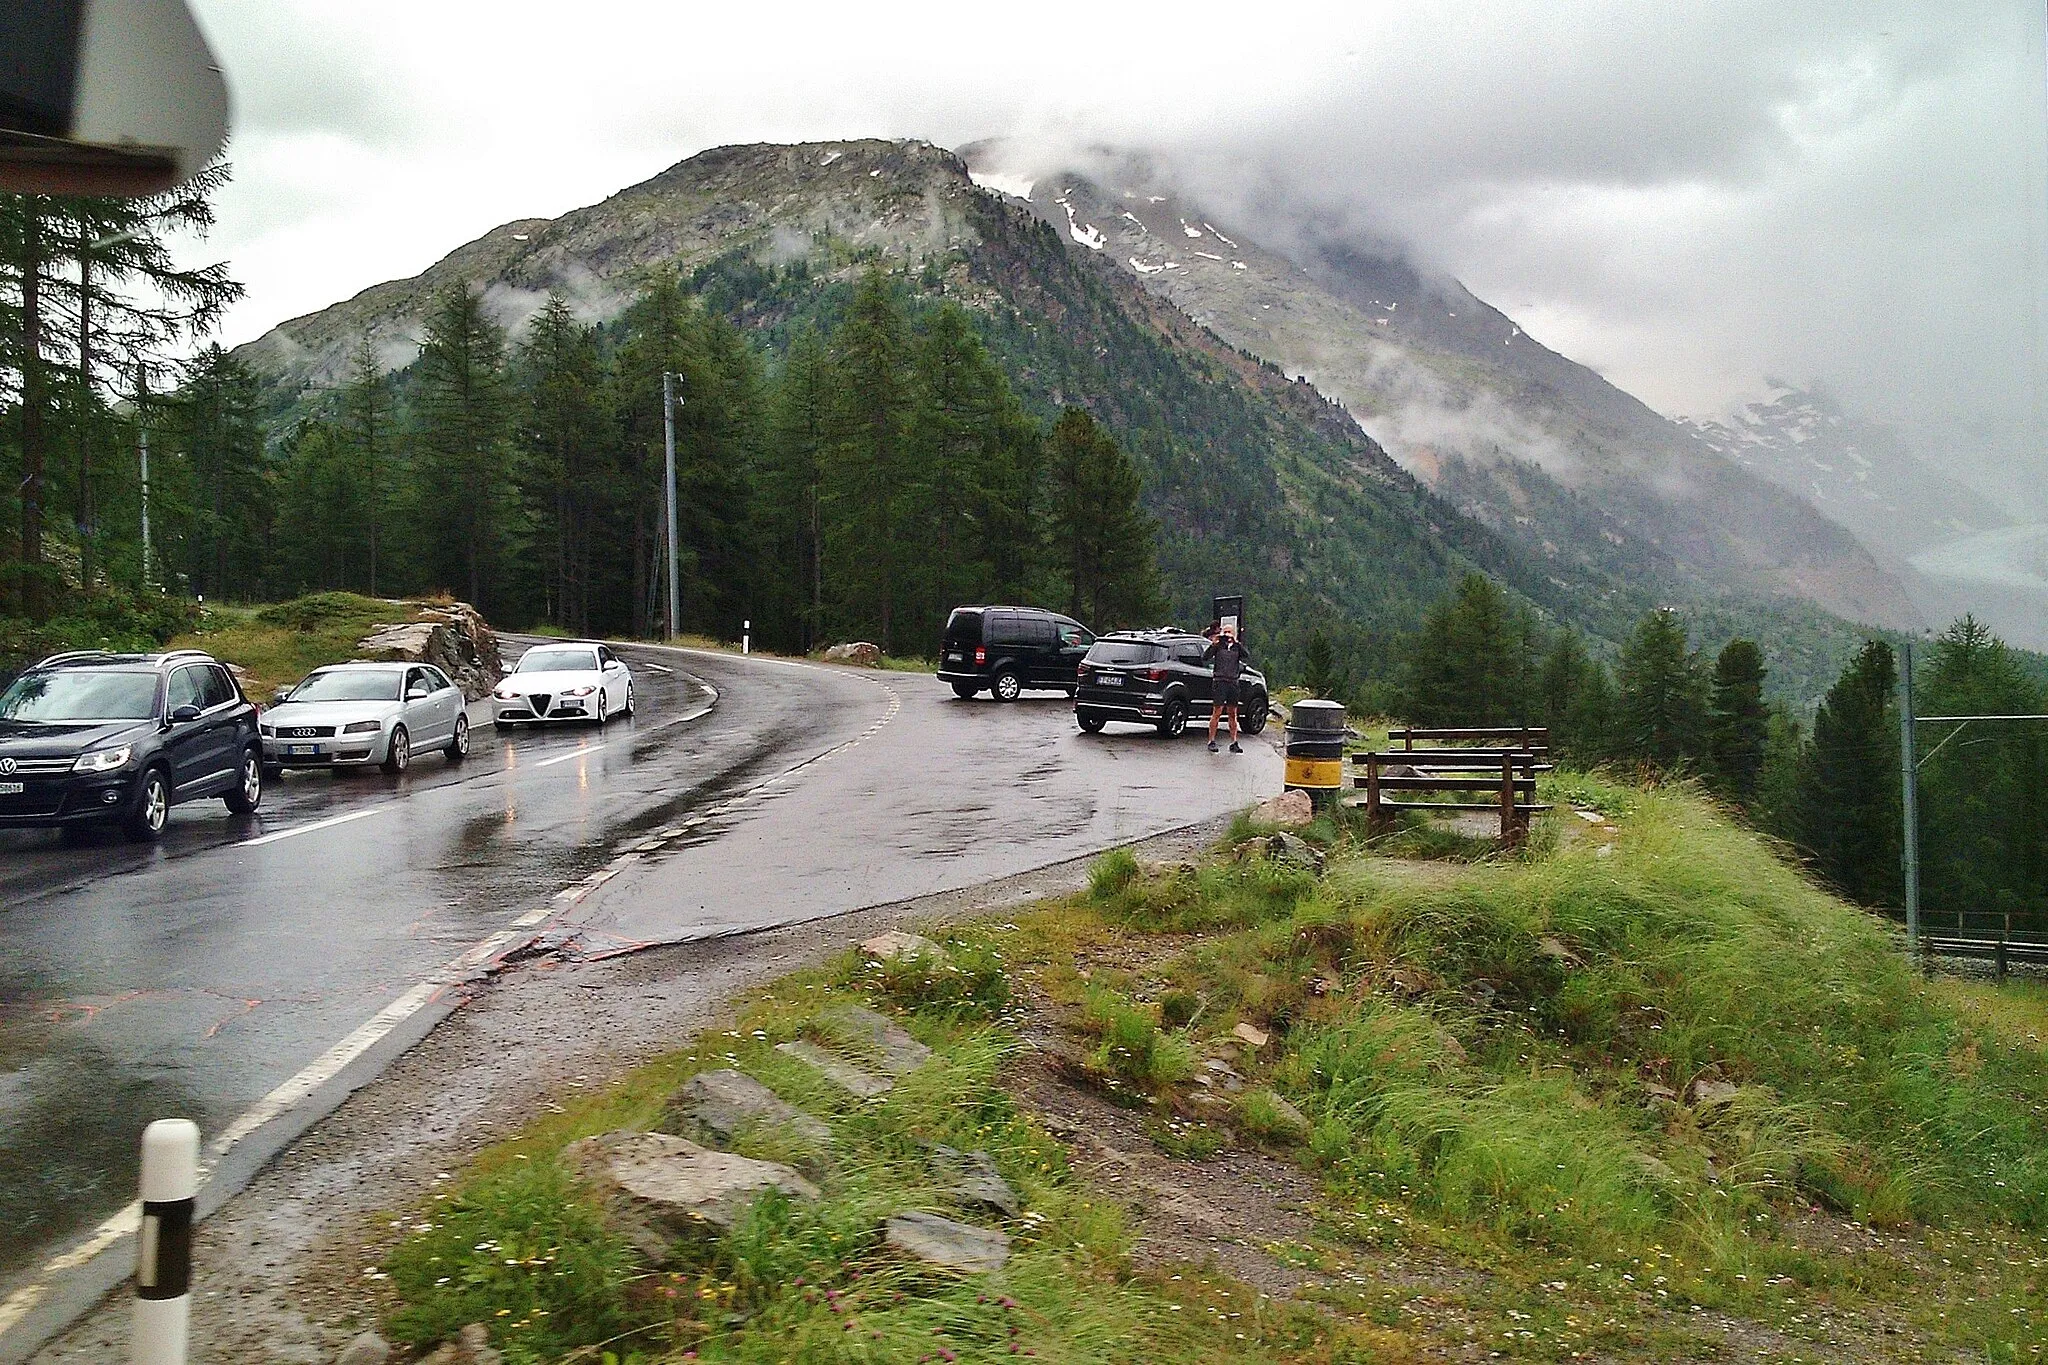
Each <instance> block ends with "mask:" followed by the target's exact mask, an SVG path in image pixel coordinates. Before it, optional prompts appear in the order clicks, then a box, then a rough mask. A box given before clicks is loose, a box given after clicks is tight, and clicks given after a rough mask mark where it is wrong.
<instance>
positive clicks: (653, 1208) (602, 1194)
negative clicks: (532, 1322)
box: [562, 1132, 818, 1261]
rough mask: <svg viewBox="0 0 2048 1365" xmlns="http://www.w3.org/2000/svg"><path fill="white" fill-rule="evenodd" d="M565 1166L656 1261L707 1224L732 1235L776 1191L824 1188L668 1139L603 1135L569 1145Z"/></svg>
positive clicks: (796, 1195)
mask: <svg viewBox="0 0 2048 1365" xmlns="http://www.w3.org/2000/svg"><path fill="white" fill-rule="evenodd" d="M562 1160H563V1163H564V1164H565V1165H566V1166H567V1167H568V1169H569V1170H570V1171H571V1172H572V1173H573V1174H575V1175H576V1176H578V1177H579V1178H580V1179H582V1180H583V1181H584V1182H585V1183H586V1184H588V1185H589V1187H590V1189H591V1192H592V1193H593V1194H595V1195H596V1196H597V1199H598V1202H599V1204H600V1205H601V1206H602V1207H603V1208H604V1211H605V1220H606V1222H608V1223H609V1224H610V1225H611V1227H612V1230H613V1231H614V1232H616V1233H618V1234H619V1235H620V1236H621V1237H623V1238H624V1239H625V1240H626V1242H627V1244H628V1245H630V1246H631V1247H632V1248H633V1249H634V1250H635V1251H637V1252H639V1253H640V1254H641V1255H642V1256H645V1257H647V1258H648V1259H649V1260H650V1261H659V1260H660V1259H662V1258H663V1257H664V1256H666V1255H667V1253H668V1249H669V1247H670V1246H671V1245H672V1244H673V1243H674V1242H675V1241H676V1239H677V1238H680V1237H685V1236H688V1235H690V1234H692V1233H694V1232H699V1231H702V1230H703V1229H704V1228H705V1227H706V1225H709V1226H710V1227H715V1228H731V1227H732V1226H734V1225H735V1224H736V1223H738V1222H739V1220H740V1218H741V1217H742V1216H743V1215H744V1214H745V1213H746V1210H747V1207H748V1205H750V1204H752V1203H753V1202H754V1200H756V1199H757V1198H759V1197H760V1196H761V1195H763V1194H765V1193H767V1192H768V1191H770V1190H778V1191H780V1192H781V1193H783V1194H786V1195H788V1196H789V1197H791V1198H792V1199H805V1200H811V1199H816V1198H817V1197H818V1187H817V1186H815V1185H813V1184H812V1183H811V1182H810V1181H808V1180H806V1179H804V1178H803V1177H802V1176H800V1175H798V1174H797V1173H796V1171H795V1170H793V1169H791V1168H790V1167H788V1166H785V1165H783V1164H782V1163H781V1162H778V1161H755V1160H752V1159H751V1158H748V1157H743V1156H736V1155H734V1154H733V1153H731V1152H714V1151H712V1150H711V1149H710V1148H708V1147H699V1146H698V1145H697V1144H696V1143H694V1142H691V1141H690V1140H688V1139H687V1138H679V1137H671V1136H670V1135H669V1134H667V1133H636V1132H615V1133H600V1134H599V1135H598V1136H596V1137H587V1138H583V1139H582V1140H580V1141H577V1142H572V1143H570V1144H569V1145H568V1146H567V1147H566V1148H564V1149H563V1151H562Z"/></svg>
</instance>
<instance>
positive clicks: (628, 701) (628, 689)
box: [625, 683, 633, 720]
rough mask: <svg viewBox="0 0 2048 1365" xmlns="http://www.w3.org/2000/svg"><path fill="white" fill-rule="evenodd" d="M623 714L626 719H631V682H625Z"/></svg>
mask: <svg viewBox="0 0 2048 1365" xmlns="http://www.w3.org/2000/svg"><path fill="white" fill-rule="evenodd" d="M625 714H626V719H627V720H631V719H632V718H633V684H631V683H627V684H626V712H625Z"/></svg>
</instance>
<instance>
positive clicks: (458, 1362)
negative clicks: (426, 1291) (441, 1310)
mask: <svg viewBox="0 0 2048 1365" xmlns="http://www.w3.org/2000/svg"><path fill="white" fill-rule="evenodd" d="M357 1340H361V1338H360V1337H359V1338H357ZM504 1359H505V1357H504V1356H502V1355H500V1354H499V1353H498V1352H497V1351H496V1350H495V1349H493V1348H492V1346H491V1334H490V1332H489V1331H488V1330H486V1329H485V1327H484V1325H483V1324H482V1323H480V1322H472V1323H471V1324H469V1326H467V1327H465V1328H463V1329H462V1330H461V1331H460V1332H458V1333H456V1336H455V1340H453V1341H444V1342H442V1343H441V1344H440V1345H439V1346H437V1347H435V1348H434V1350H433V1351H432V1352H430V1353H429V1354H427V1355H425V1356H422V1357H421V1358H420V1362H419V1365H502V1362H503V1361H504Z"/></svg>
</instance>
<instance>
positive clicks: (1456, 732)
mask: <svg viewBox="0 0 2048 1365" xmlns="http://www.w3.org/2000/svg"><path fill="white" fill-rule="evenodd" d="M1387 743H1389V744H1399V745H1400V746H1401V747H1402V748H1403V749H1408V750H1412V749H1414V748H1415V746H1416V745H1417V744H1429V745H1436V746H1438V747H1441V746H1443V745H1446V744H1467V745H1469V744H1485V745H1490V746H1492V748H1493V749H1494V750H1495V751H1496V752H1497V751H1499V750H1501V749H1508V750H1513V751H1514V752H1517V753H1533V754H1536V755H1538V756H1540V757H1544V758H1548V757H1549V756H1550V729H1549V727H1548V726H1544V725H1497V726H1465V727H1460V728H1453V729H1435V730H1429V729H1422V728H1419V727H1411V728H1409V729H1406V730H1389V731H1388V732H1387Z"/></svg>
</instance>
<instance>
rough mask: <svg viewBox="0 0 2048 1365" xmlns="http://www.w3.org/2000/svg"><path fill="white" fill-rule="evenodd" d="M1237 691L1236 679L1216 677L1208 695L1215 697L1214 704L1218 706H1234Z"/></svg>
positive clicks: (1236, 700)
mask: <svg viewBox="0 0 2048 1365" xmlns="http://www.w3.org/2000/svg"><path fill="white" fill-rule="evenodd" d="M1238 691H1239V688H1238V682H1237V679H1235V678H1228V679H1225V678H1218V679H1217V680H1216V683H1215V686H1214V687H1213V688H1212V689H1211V691H1210V695H1211V696H1213V697H1214V698H1215V699H1216V705H1218V706H1235V705H1237V702H1238Z"/></svg>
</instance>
